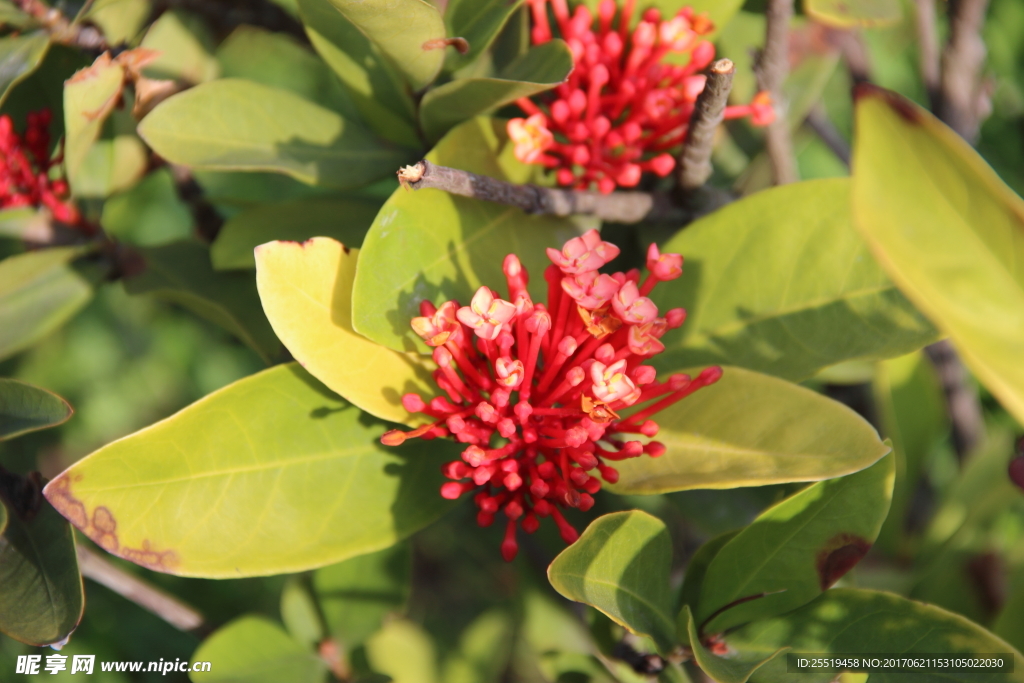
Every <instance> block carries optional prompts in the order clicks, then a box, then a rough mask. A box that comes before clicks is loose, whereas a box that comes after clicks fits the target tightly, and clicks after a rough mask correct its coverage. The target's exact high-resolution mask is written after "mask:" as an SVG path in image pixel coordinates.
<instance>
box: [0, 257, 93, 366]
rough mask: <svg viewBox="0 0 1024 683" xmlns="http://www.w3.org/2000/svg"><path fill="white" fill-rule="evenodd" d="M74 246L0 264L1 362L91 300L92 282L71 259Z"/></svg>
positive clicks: (52, 328)
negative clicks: (76, 267)
mask: <svg viewBox="0 0 1024 683" xmlns="http://www.w3.org/2000/svg"><path fill="white" fill-rule="evenodd" d="M81 253H82V250H81V249H79V248H77V247H58V248H55V249H44V250H40V251H33V252H29V253H27V254H18V255H17V256H11V257H9V258H6V259H4V260H3V261H0V359H3V358H7V357H9V356H12V355H14V354H15V353H17V352H18V351H21V350H22V349H25V348H28V347H29V346H31V345H32V344H34V343H35V342H37V341H38V340H40V339H42V338H43V337H45V336H46V335H48V334H50V333H51V332H53V331H54V330H55V329H57V328H58V327H60V326H61V325H63V324H64V323H65V322H67V321H68V320H69V319H70V318H71V317H72V316H74V315H75V314H76V313H78V311H79V310H81V309H82V307H83V306H85V305H86V304H87V303H89V300H90V299H92V294H93V288H92V282H91V281H90V279H89V278H88V277H86V276H85V275H83V274H81V273H79V272H78V271H77V270H76V269H75V268H74V266H73V265H72V261H74V260H75V258H77V257H78V256H79V255H81Z"/></svg>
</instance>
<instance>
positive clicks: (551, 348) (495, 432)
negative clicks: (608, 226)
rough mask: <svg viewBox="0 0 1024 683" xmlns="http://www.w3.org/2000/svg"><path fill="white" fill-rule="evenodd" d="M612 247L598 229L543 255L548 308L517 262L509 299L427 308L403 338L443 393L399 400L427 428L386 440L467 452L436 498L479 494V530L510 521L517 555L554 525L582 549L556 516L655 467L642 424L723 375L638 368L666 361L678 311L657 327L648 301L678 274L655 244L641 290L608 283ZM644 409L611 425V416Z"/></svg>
mask: <svg viewBox="0 0 1024 683" xmlns="http://www.w3.org/2000/svg"><path fill="white" fill-rule="evenodd" d="M618 253H619V249H618V248H617V247H616V246H614V245H612V244H609V243H608V242H602V241H601V238H600V236H599V235H598V233H597V231H596V230H591V231H590V232H588V233H586V234H585V235H583V236H582V237H577V238H575V239H572V240H570V241H569V242H567V243H566V245H565V247H564V248H563V249H562V250H561V251H558V250H556V249H549V250H548V256H549V258H550V259H551V260H552V262H553V263H554V265H551V266H548V268H547V270H545V271H544V279H545V280H546V281H547V285H548V288H547V289H548V306H545V305H544V304H535V303H533V301H531V299H530V295H529V294H528V293H527V291H526V285H527V279H528V278H527V272H526V270H525V269H524V268H523V266H522V264H521V263H520V262H519V259H518V258H516V256H515V255H513V254H510V255H508V256H506V257H505V262H504V268H503V269H504V272H505V277H506V279H507V281H508V290H509V294H508V297H509V298H508V300H503V299H501V298H499V296H498V294H497V293H496V292H494V291H493V290H491V289H489V288H487V287H481V288H480V289H479V290H477V292H476V294H475V295H474V296H473V300H472V301H471V302H470V305H469V306H460V305H459V304H458V303H456V302H455V301H448V302H445V303H444V304H443V305H442V306H441V307H440V308H435V307H434V305H433V304H431V303H430V302H429V301H425V302H423V303H422V304H421V305H420V311H421V313H422V314H423V317H420V318H415V319H414V320H413V321H412V328H413V330H414V331H415V332H416V334H418V335H419V336H420V337H422V338H423V339H424V340H425V341H426V342H427V344H429V345H430V346H432V347H434V361H435V362H436V363H437V366H438V369H437V370H436V371H434V378H435V380H436V381H437V384H438V386H439V387H440V388H441V389H442V390H443V392H444V395H442V396H437V397H435V398H432V399H430V401H429V402H428V401H424V400H423V398H421V397H420V396H418V395H416V394H406V395H405V396H403V397H402V403H403V405H404V406H405V408H406V410H408V411H409V412H411V413H422V414H424V415H426V416H428V417H429V418H430V422H429V423H428V424H426V425H424V426H423V427H420V428H419V429H415V430H413V431H410V432H403V431H400V430H392V431H389V432H388V433H386V434H385V435H384V436H383V437H382V439H381V441H382V442H383V443H385V444H387V445H392V446H394V445H398V444H400V443H402V442H403V441H405V440H406V439H408V438H410V437H422V438H425V439H434V438H437V437H449V436H450V437H454V438H455V439H457V440H458V441H459V442H461V443H464V444H467V447H466V450H464V451H463V452H462V459H461V460H455V461H453V462H450V463H448V464H447V465H445V467H444V474H445V476H446V477H448V478H449V479H451V480H452V481H451V482H449V483H446V484H444V485H443V486H442V487H441V495H442V496H444V497H445V498H449V499H455V498H459V497H460V496H462V495H463V494H466V493H469V492H471V491H476V494H475V496H474V498H473V499H474V501H475V502H476V505H477V507H478V508H479V513H478V515H477V522H478V523H479V524H480V525H481V526H488V525H490V524H491V523H492V522H493V521H494V517H495V515H496V514H497V513H498V512H499V511H504V513H505V516H506V517H507V518H508V521H507V525H506V530H505V540H504V542H503V543H502V545H501V552H502V555H503V556H504V557H505V559H506V560H511V559H512V558H514V557H515V555H516V552H517V550H518V544H517V542H516V529H517V526H522V528H523V530H525V531H526V532H527V533H532V532H534V531H536V529H537V527H538V526H539V524H540V521H539V519H538V518H540V517H548V516H550V517H551V518H552V519H554V521H555V524H557V525H558V529H559V531H560V533H561V536H562V538H563V539H564V540H565V542H566V543H572V542H573V541H575V540H576V538H577V537H578V534H577V532H576V530H575V529H574V528H573V527H572V526H571V525H570V524H569V523H568V522H567V521H566V520H565V517H563V516H562V513H561V511H560V510H559V508H565V507H574V508H578V509H580V510H588V509H590V507H591V506H593V504H594V499H593V495H594V494H595V493H597V491H598V490H599V489H600V488H601V480H600V479H598V478H597V477H596V476H593V474H592V473H595V472H596V474H598V475H599V476H600V477H601V479H604V480H605V481H607V482H611V483H614V482H615V481H617V480H618V476H619V475H618V472H617V471H616V470H615V469H614V468H613V467H611V466H609V465H608V464H607V462H614V461H617V460H625V459H626V458H635V457H638V456H640V455H642V454H644V453H646V454H648V455H650V456H651V457H658V456H660V455H661V454H662V453H664V451H665V446H664V445H663V444H661V443H659V442H657V441H647V443H644V442H643V441H638V440H628V438H629V435H631V434H640V435H643V436H645V437H648V438H651V437H654V436H655V435H656V434H657V433H658V425H657V423H655V422H654V421H652V420H651V419H649V418H650V417H651V415H653V414H654V413H657V412H658V411H660V410H662V409H664V408H667V407H668V406H670V405H672V404H673V403H675V402H676V401H679V400H680V399H682V398H685V397H686V396H689V395H690V394H692V393H693V392H695V391H696V390H698V389H700V388H701V387H705V386H708V385H710V384H713V383H714V382H716V381H718V378H719V377H721V374H722V371H721V369H720V368H717V367H714V368H708V369H707V370H704V371H703V372H701V373H700V375H699V376H698V377H697V378H695V379H691V378H690V377H689V376H687V375H683V374H676V375H672V376H671V377H669V378H668V379H667V380H666V381H664V382H659V381H657V380H656V378H655V371H654V368H652V367H651V366H649V365H643V361H644V360H645V359H647V358H649V357H650V356H653V355H655V354H657V353H659V352H661V351H662V350H664V348H665V347H664V345H663V344H662V343H661V341H659V338H660V337H661V336H662V335H663V334H664V333H665V332H666V331H667V330H669V329H673V328H676V327H679V326H680V325H682V324H683V320H684V319H685V318H686V312H685V311H684V310H683V309H681V308H675V309H672V310H670V311H667V312H666V313H665V315H664V317H659V316H658V308H657V306H656V305H655V304H654V302H652V301H651V300H650V299H649V298H647V295H648V294H649V293H650V292H651V290H652V289H653V288H654V287H655V285H657V283H658V282H664V281H667V280H673V279H675V278H677V277H679V276H680V275H681V274H682V262H683V259H682V257H681V256H680V255H678V254H661V253H659V252H658V247H657V246H656V245H651V248H650V250H649V251H648V254H647V270H648V271H649V273H648V275H647V277H646V279H644V280H643V281H642V282H641V278H640V272H639V271H637V270H631V271H629V272H628V273H614V274H612V275H607V274H604V273H599V272H598V269H599V268H601V267H602V266H603V265H605V264H606V263H608V262H609V261H611V260H612V259H613V258H615V257H616V256H617V255H618ZM650 401H653V403H651V404H650V405H648V406H646V407H644V408H642V409H639V410H637V411H636V412H633V413H632V414H631V415H630V416H629V417H625V418H623V417H620V416H619V414H618V411H620V410H623V409H624V408H627V407H630V406H636V405H639V404H641V403H646V402H650Z"/></svg>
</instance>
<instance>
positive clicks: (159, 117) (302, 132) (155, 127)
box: [139, 78, 408, 187]
mask: <svg viewBox="0 0 1024 683" xmlns="http://www.w3.org/2000/svg"><path fill="white" fill-rule="evenodd" d="M139 134H140V135H141V136H142V138H143V139H144V140H145V141H146V142H147V143H149V146H150V147H152V148H153V150H154V151H156V152H157V153H158V154H160V156H162V157H164V158H166V159H167V160H168V161H171V162H172V163H176V164H182V165H185V166H190V167H197V168H205V169H212V170H249V171H275V172H277V173H285V174H288V175H290V176H292V177H293V178H296V179H298V180H301V181H303V182H306V183H310V184H318V185H329V186H332V187H355V186H357V185H365V184H367V183H370V182H372V181H374V180H376V179H378V178H381V177H383V176H385V175H387V174H388V173H393V172H394V171H395V169H397V168H398V167H399V166H400V165H401V164H402V162H403V161H407V160H408V159H407V154H406V153H405V152H401V151H399V150H396V149H393V148H391V147H389V146H386V145H385V144H384V143H382V142H380V141H379V140H376V139H375V138H374V137H373V136H371V135H370V134H369V133H367V132H366V131H365V130H363V129H362V128H359V127H358V126H356V125H355V124H353V123H351V122H349V121H346V120H345V119H344V118H342V117H341V116H340V115H338V114H336V113H334V112H332V111H330V110H328V109H324V108H323V107H321V106H320V105H317V104H314V103H312V102H310V101H308V100H305V99H303V98H301V97H299V96H298V95H295V94H293V93H290V92H288V91H287V90H280V89H278V88H271V87H268V86H265V85H262V84H259V83H253V82H252V81H243V80H238V79H232V78H227V79H223V80H218V81H214V82H212V83H205V84H203V85H199V86H196V87H195V88H191V89H189V90H186V91H185V92H183V93H179V94H177V95H175V96H174V97H171V98H168V99H167V100H165V101H164V102H162V103H161V104H159V105H158V106H157V107H156V108H155V109H154V110H153V111H152V112H150V114H149V116H147V117H146V118H145V119H143V120H142V123H140V124H139Z"/></svg>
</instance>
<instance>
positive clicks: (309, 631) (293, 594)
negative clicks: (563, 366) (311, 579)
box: [281, 576, 324, 650]
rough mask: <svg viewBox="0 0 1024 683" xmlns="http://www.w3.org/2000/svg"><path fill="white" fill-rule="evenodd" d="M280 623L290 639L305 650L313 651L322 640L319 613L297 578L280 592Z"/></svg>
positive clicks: (303, 585)
mask: <svg viewBox="0 0 1024 683" xmlns="http://www.w3.org/2000/svg"><path fill="white" fill-rule="evenodd" d="M281 621H283V622H284V625H285V628H286V629H288V633H289V634H291V637H292V638H294V639H295V640H296V641H298V642H299V643H301V644H302V645H304V646H305V647H306V649H307V650H315V649H316V647H317V645H319V643H320V641H321V640H323V638H324V626H323V624H322V623H321V622H320V612H319V610H317V606H316V603H315V602H314V601H313V596H312V595H310V592H309V590H308V589H307V588H306V585H305V583H304V582H303V581H302V580H301V579H300V578H299V577H296V576H293V577H291V578H290V579H289V580H288V582H287V583H286V584H285V585H284V590H282V591H281Z"/></svg>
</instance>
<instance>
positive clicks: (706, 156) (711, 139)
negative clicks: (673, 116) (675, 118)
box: [679, 59, 736, 190]
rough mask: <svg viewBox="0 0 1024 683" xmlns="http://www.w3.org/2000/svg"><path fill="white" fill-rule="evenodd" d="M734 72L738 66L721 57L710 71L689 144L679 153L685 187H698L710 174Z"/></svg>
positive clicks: (681, 183)
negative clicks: (716, 134) (716, 140)
mask: <svg viewBox="0 0 1024 683" xmlns="http://www.w3.org/2000/svg"><path fill="white" fill-rule="evenodd" d="M735 75H736V67H735V66H733V63H732V62H731V61H730V60H728V59H719V60H718V61H717V62H715V63H714V64H712V65H711V69H710V70H709V71H708V80H707V82H706V83H705V84H704V90H703V91H702V92H701V94H700V96H699V97H697V102H696V104H695V106H694V109H693V114H692V115H691V116H690V125H689V128H688V129H687V132H686V144H684V145H683V151H682V152H681V153H680V155H679V186H680V187H681V188H682V189H684V190H694V189H697V188H699V187H700V186H702V185H703V184H704V183H705V182H707V179H708V178H710V177H711V171H712V168H711V151H712V150H713V149H714V143H715V131H716V130H717V129H718V124H720V123H721V122H722V117H723V114H724V112H725V105H726V103H727V102H728V101H729V92H730V91H731V90H732V79H733V76H735Z"/></svg>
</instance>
